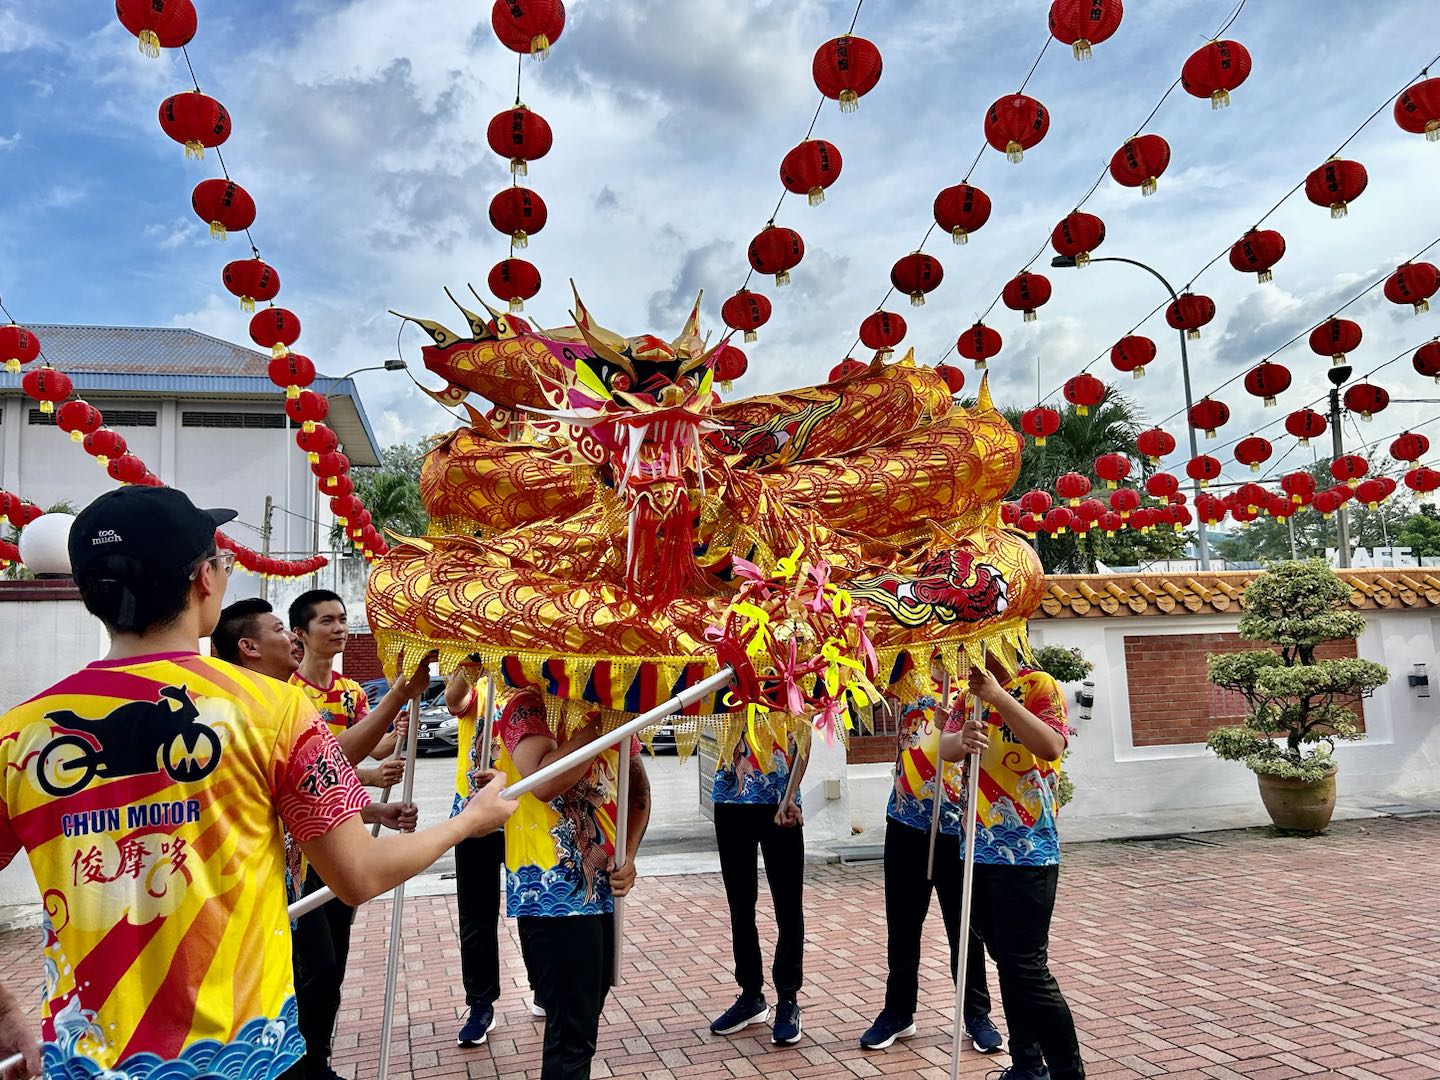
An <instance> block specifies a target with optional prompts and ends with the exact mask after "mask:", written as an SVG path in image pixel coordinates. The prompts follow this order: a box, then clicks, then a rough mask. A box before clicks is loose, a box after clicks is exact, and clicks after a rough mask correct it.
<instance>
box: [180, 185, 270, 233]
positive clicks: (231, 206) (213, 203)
mask: <svg viewBox="0 0 1440 1080" xmlns="http://www.w3.org/2000/svg"><path fill="white" fill-rule="evenodd" d="M190 205H191V207H192V208H193V209H194V210H195V213H196V215H197V216H198V217H199V218H200V220H201V221H203V222H206V223H207V224H208V225H209V226H210V235H211V236H213V237H215V239H217V240H224V239H225V237H226V236H227V235H228V234H229V233H232V232H243V231H244V230H246V229H248V228H250V226H251V225H254V224H255V200H254V199H252V198H251V197H250V193H249V192H248V191H246V190H245V189H244V188H242V187H241V186H240V185H239V184H237V183H235V181H234V180H201V181H200V183H198V184H196V185H195V190H194V191H193V192H191V194H190Z"/></svg>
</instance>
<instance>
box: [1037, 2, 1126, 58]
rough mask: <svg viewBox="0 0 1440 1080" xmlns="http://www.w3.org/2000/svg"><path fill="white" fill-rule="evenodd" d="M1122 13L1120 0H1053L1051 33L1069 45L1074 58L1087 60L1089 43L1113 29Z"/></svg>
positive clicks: (1100, 39)
mask: <svg viewBox="0 0 1440 1080" xmlns="http://www.w3.org/2000/svg"><path fill="white" fill-rule="evenodd" d="M1123 13H1124V9H1123V6H1122V4H1121V2H1120V0H1054V3H1052V4H1051V5H1050V33H1052V34H1053V35H1055V40H1056V41H1058V42H1060V44H1062V45H1069V46H1070V48H1071V50H1072V51H1073V52H1074V54H1075V59H1076V60H1089V59H1090V46H1092V45H1098V44H1100V42H1102V41H1104V40H1106V39H1107V38H1109V37H1110V35H1111V34H1113V33H1115V31H1116V30H1117V29H1118V28H1119V26H1120V18H1121V16H1122V15H1123Z"/></svg>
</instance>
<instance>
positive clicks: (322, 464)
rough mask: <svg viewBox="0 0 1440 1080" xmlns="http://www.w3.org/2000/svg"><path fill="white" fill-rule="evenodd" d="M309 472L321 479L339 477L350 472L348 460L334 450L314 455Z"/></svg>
mask: <svg viewBox="0 0 1440 1080" xmlns="http://www.w3.org/2000/svg"><path fill="white" fill-rule="evenodd" d="M310 471H311V472H312V473H314V474H315V475H316V476H318V477H320V478H321V479H324V478H326V477H330V476H340V475H341V474H342V473H347V472H349V471H350V459H349V458H347V457H346V456H345V455H344V454H342V453H340V452H338V451H336V450H329V451H326V452H325V453H323V454H316V455H315V460H314V461H313V462H311V463H310Z"/></svg>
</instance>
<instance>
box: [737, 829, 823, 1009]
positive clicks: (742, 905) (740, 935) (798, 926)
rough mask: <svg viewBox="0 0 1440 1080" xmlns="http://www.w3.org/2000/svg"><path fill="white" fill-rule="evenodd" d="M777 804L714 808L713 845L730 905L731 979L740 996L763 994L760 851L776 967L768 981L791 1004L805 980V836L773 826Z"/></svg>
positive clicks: (796, 830) (802, 832)
mask: <svg viewBox="0 0 1440 1080" xmlns="http://www.w3.org/2000/svg"><path fill="white" fill-rule="evenodd" d="M777 809H779V808H778V807H777V806H773V805H765V804H749V803H716V804H715V843H716V845H717V846H718V847H719V849H720V876H721V878H722V880H723V881H724V882H725V899H726V900H727V901H729V904H730V939H731V945H732V947H733V949H734V952H735V981H736V982H737V983H738V984H739V985H740V992H741V993H743V994H754V995H759V994H761V993H763V992H764V990H765V972H764V961H763V959H762V958H761V956H760V931H759V930H758V929H757V928H756V926H755V903H756V901H757V900H758V899H759V898H760V880H759V874H758V872H757V870H756V866H755V851H756V848H759V850H760V854H761V856H762V857H763V858H764V860H765V878H766V880H767V881H768V882H769V883H770V898H771V900H772V901H773V902H774V904H775V926H776V930H777V931H778V934H777V938H776V942H775V964H774V966H773V967H772V968H771V972H770V974H771V977H772V978H773V979H774V982H775V993H776V995H777V996H778V997H779V998H780V1000H781V1001H793V1000H795V997H796V995H798V994H799V993H800V986H801V983H802V982H803V981H804V978H805V832H804V828H803V826H797V827H795V828H787V827H784V826H781V825H776V824H775V811H776V810H777Z"/></svg>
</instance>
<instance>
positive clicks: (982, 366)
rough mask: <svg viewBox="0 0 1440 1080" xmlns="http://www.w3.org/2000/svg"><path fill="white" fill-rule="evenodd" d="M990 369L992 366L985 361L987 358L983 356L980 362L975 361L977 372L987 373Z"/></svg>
mask: <svg viewBox="0 0 1440 1080" xmlns="http://www.w3.org/2000/svg"><path fill="white" fill-rule="evenodd" d="M989 367H990V365H989V364H988V363H987V362H986V361H985V358H984V357H983V356H982V357H981V358H980V359H979V360H976V361H975V370H976V371H985V370H986V369H987V368H989Z"/></svg>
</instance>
